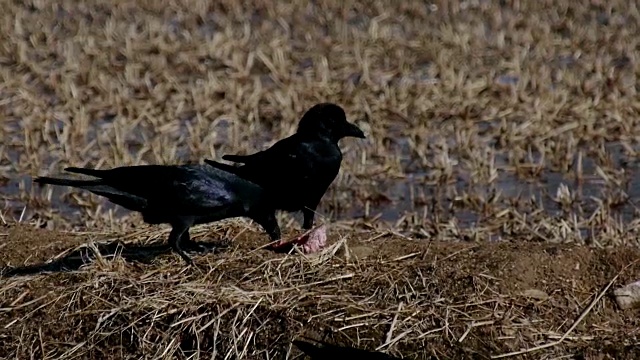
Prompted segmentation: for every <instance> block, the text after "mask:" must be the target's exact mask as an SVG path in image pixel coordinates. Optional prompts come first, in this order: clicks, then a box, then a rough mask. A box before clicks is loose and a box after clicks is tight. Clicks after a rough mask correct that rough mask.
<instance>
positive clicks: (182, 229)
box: [169, 222, 193, 266]
mask: <svg viewBox="0 0 640 360" xmlns="http://www.w3.org/2000/svg"><path fill="white" fill-rule="evenodd" d="M171 226H172V229H171V233H170V234H169V245H171V248H172V249H173V251H175V252H176V253H177V254H178V255H180V257H181V258H182V259H183V260H184V261H185V262H186V263H187V266H189V265H193V260H192V259H191V258H190V257H189V256H188V255H187V254H186V253H185V252H184V250H182V247H181V244H180V243H181V240H182V237H183V235H184V234H187V237H188V236H189V225H188V224H187V223H185V222H177V223H175V224H171Z"/></svg>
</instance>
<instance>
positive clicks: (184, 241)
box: [180, 231, 211, 253]
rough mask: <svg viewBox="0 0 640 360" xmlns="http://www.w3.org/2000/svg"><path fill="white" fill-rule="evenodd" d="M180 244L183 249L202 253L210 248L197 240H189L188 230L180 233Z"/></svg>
mask: <svg viewBox="0 0 640 360" xmlns="http://www.w3.org/2000/svg"><path fill="white" fill-rule="evenodd" d="M180 245H181V246H182V248H183V249H185V250H187V251H196V252H201V253H204V252H207V251H209V250H211V249H210V248H209V247H207V246H205V245H204V244H200V243H198V242H195V241H193V240H191V236H189V231H185V232H184V233H183V234H182V237H181V238H180Z"/></svg>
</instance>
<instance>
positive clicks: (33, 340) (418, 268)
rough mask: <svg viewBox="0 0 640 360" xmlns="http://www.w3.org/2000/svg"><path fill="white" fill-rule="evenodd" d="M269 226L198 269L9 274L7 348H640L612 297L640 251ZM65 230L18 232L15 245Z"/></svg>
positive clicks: (169, 265) (480, 354)
mask: <svg viewBox="0 0 640 360" xmlns="http://www.w3.org/2000/svg"><path fill="white" fill-rule="evenodd" d="M239 230H240V228H237V227H235V228H234V232H238V231H239ZM259 234H260V233H259V232H256V231H253V230H249V231H246V232H244V233H243V234H242V235H240V236H237V237H236V238H235V239H234V240H233V242H232V244H231V246H230V247H229V248H228V249H227V250H223V251H221V252H219V253H217V254H215V255H207V256H198V257H196V258H195V261H196V264H197V265H198V266H197V268H184V267H183V266H181V265H180V259H178V258H176V257H175V256H174V255H173V254H169V255H165V256H162V257H158V258H156V259H155V260H153V261H152V262H151V263H148V264H144V263H139V262H129V261H123V260H122V258H120V257H117V256H116V258H115V259H113V260H109V261H106V259H102V258H101V257H98V259H97V260H96V261H95V262H94V263H93V264H91V265H86V266H83V267H82V268H81V269H80V270H79V271H75V272H71V273H49V274H42V275H35V276H34V275H31V276H26V277H25V276H18V277H10V278H6V277H5V278H4V279H3V280H2V283H0V298H2V299H3V301H2V302H0V325H1V326H2V328H3V332H2V335H0V348H1V349H3V353H5V354H7V357H8V358H16V357H17V358H24V357H29V356H35V357H38V358H43V359H53V358H65V359H68V358H87V359H88V358H96V357H100V358H119V359H121V358H142V357H144V358H148V357H149V358H209V357H212V358H220V359H223V358H227V359H229V358H243V359H244V358H246V359H254V358H255V359H257V358H261V359H266V358H269V359H281V358H282V359H284V358H295V357H297V356H298V354H299V353H298V351H297V350H296V349H292V348H291V345H290V342H291V340H292V339H294V338H296V337H299V336H311V337H315V338H324V339H325V340H329V341H330V342H332V343H338V344H343V345H347V346H356V347H359V348H364V349H370V350H374V349H377V350H380V351H384V352H388V353H390V354H394V355H397V356H404V357H405V358H409V359H427V358H445V359H446V358H452V357H455V358H488V357H497V356H500V355H505V354H506V355H509V353H512V352H526V356H525V358H532V359H538V358H540V357H541V356H542V357H543V358H557V357H562V356H566V355H572V356H574V357H575V356H577V357H578V358H580V357H582V358H597V357H594V356H595V355H596V354H598V353H602V354H608V356H611V357H613V358H627V356H630V357H628V358H632V356H634V355H633V354H632V353H630V351H632V349H633V347H634V346H636V347H637V345H638V338H637V336H638V334H637V331H638V330H637V329H638V325H640V324H638V321H637V318H636V317H635V316H634V315H635V311H634V310H628V311H621V310H618V309H617V308H616V305H615V301H614V300H613V299H611V298H610V297H609V296H604V297H603V295H606V294H608V292H607V290H608V289H609V287H610V286H611V285H612V283H613V282H614V281H615V280H617V279H618V277H620V280H621V281H622V282H628V281H629V280H631V279H634V276H635V275H634V274H637V273H638V270H640V267H639V266H640V265H639V264H638V262H637V258H638V256H640V252H639V251H638V250H637V249H636V248H627V249H624V248H616V249H612V250H596V249H589V248H587V247H575V246H568V245H550V244H547V245H540V244H526V243H524V244H519V245H516V244H507V243H502V244H483V245H481V246H479V245H475V244H473V243H458V244H455V243H454V244H452V243H442V242H432V243H424V242H407V241H406V240H405V239H402V238H398V237H394V236H389V235H385V234H384V233H381V234H377V235H380V236H379V237H378V239H377V240H373V241H367V240H366V239H362V238H359V237H357V236H354V235H352V234H349V233H344V232H342V231H339V230H334V231H333V232H332V233H331V235H330V238H331V239H330V240H331V242H332V246H331V247H329V248H327V249H326V250H325V251H324V252H323V253H321V254H319V255H318V256H313V257H307V256H303V255H300V254H291V255H287V254H283V255H277V254H273V253H271V252H267V251H264V250H258V251H256V248H257V247H258V246H256V238H257V237H260V235H259ZM203 235H204V234H202V233H199V235H198V236H203ZM51 236H56V234H54V233H51V232H49V231H46V230H29V228H26V229H25V228H24V227H17V228H14V229H13V231H12V233H11V236H10V239H9V243H12V242H23V243H33V244H38V243H39V244H45V243H48V242H49V241H50V240H52V239H51ZM154 236H159V234H157V233H145V234H140V235H139V236H138V237H137V238H135V239H129V240H128V241H127V242H129V241H130V242H135V243H140V242H145V241H148V240H149V238H152V237H154ZM205 237H206V236H205ZM116 238H117V239H119V238H120V237H119V236H118V237H116ZM112 239H114V237H112V236H109V235H103V236H102V238H101V239H99V241H102V242H104V241H110V240H112ZM119 240H120V239H119ZM91 246H93V245H90V247H91ZM8 250H10V251H9V252H10V253H12V252H13V247H10V248H9V249H8ZM49 253H50V254H53V253H52V251H49ZM585 269H589V270H588V271H585ZM536 346H537V347H539V348H538V349H536V348H535V347H536ZM509 357H511V356H509Z"/></svg>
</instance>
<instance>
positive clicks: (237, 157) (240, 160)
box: [222, 155, 247, 164]
mask: <svg viewBox="0 0 640 360" xmlns="http://www.w3.org/2000/svg"><path fill="white" fill-rule="evenodd" d="M222 159H224V160H227V161H233V162H235V163H241V164H245V163H246V162H247V156H246V155H223V156H222Z"/></svg>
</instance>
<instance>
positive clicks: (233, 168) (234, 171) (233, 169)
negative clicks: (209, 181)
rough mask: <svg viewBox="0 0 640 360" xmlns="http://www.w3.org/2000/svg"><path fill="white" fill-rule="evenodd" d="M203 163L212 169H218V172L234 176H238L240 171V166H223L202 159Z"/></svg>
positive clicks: (219, 163) (222, 164) (213, 161)
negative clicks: (225, 172) (222, 171)
mask: <svg viewBox="0 0 640 360" xmlns="http://www.w3.org/2000/svg"><path fill="white" fill-rule="evenodd" d="M204 162H205V163H206V164H207V165H210V166H213V167H215V168H218V169H220V170H224V171H228V172H230V173H232V174H236V175H238V174H240V169H241V167H240V166H235V165H229V164H224V163H221V162H217V161H215V160H209V159H204Z"/></svg>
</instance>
